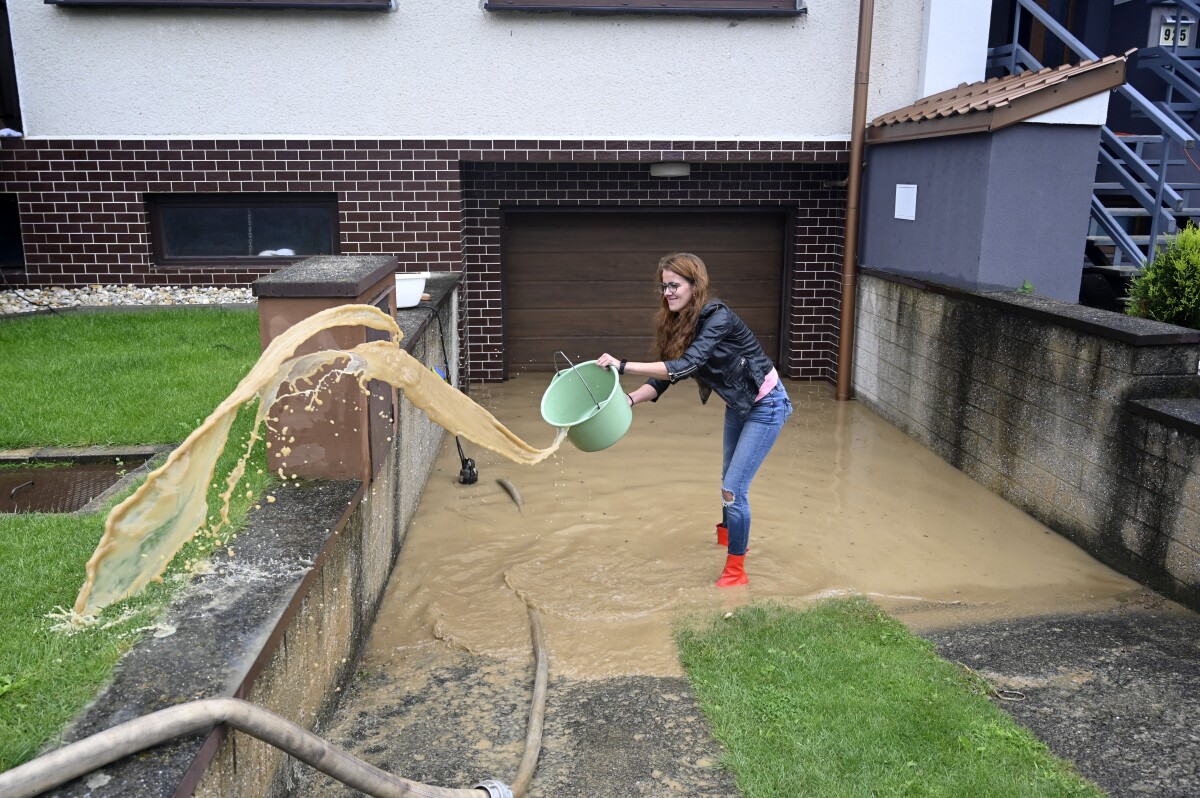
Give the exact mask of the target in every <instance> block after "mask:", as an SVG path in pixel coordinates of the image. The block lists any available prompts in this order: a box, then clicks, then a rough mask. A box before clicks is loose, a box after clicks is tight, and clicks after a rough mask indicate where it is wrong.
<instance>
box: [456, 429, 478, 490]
mask: <svg viewBox="0 0 1200 798" xmlns="http://www.w3.org/2000/svg"><path fill="white" fill-rule="evenodd" d="M454 443H455V444H456V445H457V446H458V459H459V461H460V462H461V463H462V470H460V471H459V472H458V481H459V482H461V483H462V484H464V485H474V484H475V483H476V482H478V481H479V469H477V468H476V467H475V461H474V460H472V459H471V458H470V457H467V456H466V455H465V454H463V448H462V441H460V440H459V439H458V436H457V435H455V436H454Z"/></svg>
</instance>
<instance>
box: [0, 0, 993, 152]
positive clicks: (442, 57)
mask: <svg viewBox="0 0 1200 798" xmlns="http://www.w3.org/2000/svg"><path fill="white" fill-rule="evenodd" d="M397 5H398V10H397V11H394V12H390V13H372V12H332V11H244V10H229V9H226V10H221V9H209V10H188V9H174V10H163V9H157V10H146V9H110V10H100V9H65V8H61V7H56V6H48V5H45V4H43V3H42V2H41V1H40V0H17V2H9V3H8V12H9V16H10V21H11V26H12V34H13V48H14V52H15V56H16V62H17V73H18V74H17V76H18V81H19V88H20V94H21V102H22V107H23V111H24V122H25V128H26V130H25V132H26V134H27V135H28V136H30V137H130V136H135V137H155V136H179V137H183V136H186V137H201V136H231V137H232V136H239V137H240V136H250V137H256V136H257V137H278V136H309V137H318V138H329V137H339V136H381V137H404V138H422V137H425V138H444V137H451V138H459V137H476V138H495V139H501V138H520V139H526V138H575V137H586V138H598V137H604V138H615V139H622V138H630V139H653V138H683V139H691V138H698V139H737V138H744V139H766V140H779V139H822V138H833V139H847V138H849V129H850V113H851V97H852V90H853V79H854V60H855V41H856V29H857V15H858V3H857V2H854V0H809V3H808V5H809V12H808V14H807V15H804V16H800V17H794V18H736V19H735V18H724V17H721V18H712V17H693V16H662V17H645V16H630V15H621V16H584V15H573V14H515V13H496V12H487V11H484V10H483V8H482V3H481V2H480V1H479V0H399V2H398V4H397ZM924 17H925V14H924V0H878V2H876V9H875V19H876V27H875V40H874V46H873V57H872V69H871V90H870V108H869V110H868V118H872V117H874V116H876V115H878V114H881V113H884V112H886V111H888V110H890V109H893V108H896V107H899V106H902V105H905V104H907V103H910V102H912V101H913V100H915V99H916V97H917V81H918V72H919V62H920V57H921V42H922V28H923V24H924ZM982 24H983V25H984V26H985V27H986V20H983V21H982Z"/></svg>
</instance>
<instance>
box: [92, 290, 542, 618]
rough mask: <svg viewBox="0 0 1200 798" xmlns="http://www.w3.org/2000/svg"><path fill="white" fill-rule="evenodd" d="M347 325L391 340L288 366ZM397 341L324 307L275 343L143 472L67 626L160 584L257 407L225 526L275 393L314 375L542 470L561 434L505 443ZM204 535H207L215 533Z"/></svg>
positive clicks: (356, 310)
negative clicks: (389, 395) (354, 386)
mask: <svg viewBox="0 0 1200 798" xmlns="http://www.w3.org/2000/svg"><path fill="white" fill-rule="evenodd" d="M345 326H362V327H368V328H371V329H376V330H381V331H383V332H386V333H389V334H390V335H391V336H392V339H391V340H388V341H375V342H372V343H366V344H360V345H358V346H356V347H354V348H353V349H350V350H347V351H340V350H326V351H322V352H315V353H312V354H307V355H303V356H300V357H293V355H294V354H295V352H296V350H297V349H298V348H299V347H300V346H301V345H302V344H304V343H305V342H306V341H307V340H308V339H309V338H311V337H313V335H315V334H317V333H319V332H320V331H322V330H326V329H329V328H332V327H345ZM400 338H401V334H400V329H399V327H397V325H396V322H395V320H394V319H393V318H391V317H390V316H388V315H387V314H386V313H384V312H382V311H381V310H379V309H378V308H374V307H371V306H369V305H342V306H340V307H334V308H329V309H327V310H324V311H321V312H320V313H317V314H314V315H313V316H310V317H309V318H307V319H305V320H304V321H302V322H299V323H298V324H296V325H294V326H292V327H291V328H289V329H288V330H287V331H285V332H284V333H283V334H282V335H280V336H278V337H277V338H275V339H274V340H273V341H272V342H271V344H270V345H269V346H268V347H267V348H266V349H265V350H264V351H263V353H262V355H261V356H260V357H259V359H258V362H257V363H255V364H254V367H253V368H252V369H251V370H250V372H249V373H248V374H247V375H246V376H245V377H244V378H243V379H242V381H241V382H240V383H238V386H237V387H236V388H235V389H234V390H233V392H232V393H231V394H230V395H229V396H228V397H227V398H226V399H225V401H223V402H221V404H220V405H218V406H217V409H216V410H214V411H213V412H212V413H211V414H210V415H209V417H208V418H207V419H206V420H205V421H204V423H203V424H201V425H200V426H199V427H197V428H196V429H195V430H194V431H193V432H192V433H191V434H190V435H188V437H187V439H186V440H185V441H184V442H183V443H182V444H180V446H179V448H177V449H175V451H173V452H171V454H170V456H169V457H168V458H167V461H166V462H165V463H164V464H163V465H162V466H161V467H160V468H158V469H156V470H155V471H153V472H151V474H150V475H149V476H148V477H147V478H146V481H145V482H144V483H142V485H141V486H140V487H139V488H138V489H137V490H136V491H135V492H134V493H133V495H131V496H129V497H128V498H127V499H125V500H124V501H123V502H121V503H120V504H118V505H117V506H116V507H114V508H113V510H112V512H110V513H109V515H108V518H107V519H106V521H105V523H104V535H103V537H101V539H100V543H99V544H98V545H97V546H96V551H95V552H94V553H93V554H92V557H91V559H90V560H88V563H87V581H86V582H84V585H83V587H82V589H81V590H80V591H79V597H78V598H77V599H76V601H75V607H74V610H73V617H74V618H76V619H83V618H88V617H93V616H95V615H96V613H98V612H99V611H100V610H102V609H103V608H104V607H106V606H108V605H109V604H111V603H113V602H115V601H119V600H121V599H123V598H126V597H128V596H131V595H133V594H134V593H136V592H137V591H139V590H140V589H141V588H143V587H145V586H146V584H148V583H149V582H151V581H153V580H155V579H159V578H161V575H162V573H163V571H164V570H166V568H167V566H168V565H169V564H170V562H171V559H172V558H173V557H174V556H175V554H176V553H178V551H179V549H180V548H182V547H183V545H184V544H186V543H187V542H188V541H189V540H190V539H191V538H192V537H193V536H194V535H195V534H196V533H197V532H199V531H200V530H201V529H203V528H204V526H205V518H206V516H207V511H208V506H207V502H206V494H207V492H208V485H209V483H210V482H211V481H212V479H213V474H214V472H215V470H216V465H217V459H218V458H219V457H220V455H221V452H222V451H223V450H224V448H225V445H226V443H227V441H228V438H229V430H230V428H231V427H232V425H233V422H234V419H235V418H236V417H237V413H238V410H239V409H240V408H241V407H242V405H244V404H246V403H248V402H251V401H255V400H257V401H258V413H257V415H256V418H255V423H254V431H253V432H252V434H251V436H250V441H249V443H248V444H247V447H246V453H245V455H243V456H242V458H241V460H240V461H239V462H238V464H237V465H236V466H235V467H234V469H233V471H232V472H231V473H230V475H229V477H228V479H227V481H226V488H225V491H224V492H223V493H222V495H221V499H222V501H223V506H222V507H221V511H220V521H219V522H218V523H217V525H216V526H217V527H218V528H219V526H221V525H228V523H229V499H230V497H231V496H232V495H233V491H234V489H235V488H236V486H237V483H238V482H239V481H240V480H241V478H242V475H243V472H244V470H245V467H246V461H247V458H248V457H249V454H250V452H251V450H252V449H253V447H254V444H255V442H256V441H257V440H258V439H259V431H260V430H261V428H262V426H263V425H264V424H265V423H269V422H270V421H271V419H270V411H271V408H272V405H273V404H274V402H275V399H276V397H277V396H279V395H280V389H281V388H283V387H284V386H293V385H298V386H305V385H308V386H312V385H314V384H315V382H314V377H315V375H317V374H319V373H326V374H329V373H332V374H335V375H337V376H351V377H353V378H355V379H357V380H358V383H359V385H360V386H361V387H362V389H363V392H364V394H365V393H366V390H367V388H366V386H367V384H368V383H369V382H370V381H371V380H382V381H384V382H387V383H389V384H391V385H393V386H395V387H396V388H400V389H402V390H403V391H404V397H405V399H407V400H408V401H410V402H412V403H413V404H414V405H416V406H417V407H419V408H421V409H422V410H424V411H425V413H426V414H427V415H428V416H429V418H430V419H431V420H432V421H433V422H434V423H436V424H439V425H440V426H442V427H444V428H445V429H447V430H449V431H450V432H452V433H453V434H455V435H462V436H463V437H465V438H467V439H468V440H471V441H474V442H475V443H477V444H479V445H480V446H485V447H488V448H489V449H491V450H492V451H494V452H497V453H498V454H500V455H502V456H504V457H506V458H508V459H509V460H511V461H512V462H515V463H521V464H527V465H529V464H534V463H538V462H541V461H542V460H544V459H545V458H547V457H549V456H550V455H551V454H553V453H554V451H555V450H556V449H557V448H558V446H559V444H560V443H561V441H562V437H563V435H562V433H561V432H560V433H559V435H558V437H557V438H556V439H555V440H554V442H553V443H552V444H551V445H550V446H549V447H547V448H545V449H538V448H536V447H534V446H531V445H530V444H528V443H526V442H525V441H523V440H521V439H520V438H518V437H516V436H515V435H513V434H512V433H511V432H510V431H509V430H508V429H507V428H506V427H505V426H504V425H503V424H501V423H500V422H499V421H497V420H496V418H495V417H494V416H492V415H491V414H490V413H488V412H487V411H486V410H484V409H482V408H481V407H479V406H478V405H477V404H475V402H473V401H471V399H469V398H468V397H467V396H465V395H464V394H462V393H461V392H459V391H458V390H456V389H455V388H453V387H451V386H450V385H448V384H446V383H445V382H443V381H442V380H441V379H440V378H438V377H435V376H434V375H433V373H432V372H431V371H429V369H427V368H426V367H425V366H424V364H422V363H421V362H419V361H418V360H416V359H415V358H413V357H412V356H411V355H409V354H408V353H407V352H405V351H404V350H403V349H401V348H400V347H399V341H400ZM331 365H335V366H336V368H335V370H334V371H333V372H327V371H326V370H327V367H329V366H331ZM322 379H325V377H322ZM310 398H311V401H312V402H315V403H320V401H321V399H320V392H319V391H316V390H313V391H311V395H310ZM542 433H543V434H545V430H543V431H542ZM209 532H210V533H213V534H215V530H209Z"/></svg>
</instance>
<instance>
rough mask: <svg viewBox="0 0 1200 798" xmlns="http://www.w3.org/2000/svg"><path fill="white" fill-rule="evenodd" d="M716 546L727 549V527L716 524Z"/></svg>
mask: <svg viewBox="0 0 1200 798" xmlns="http://www.w3.org/2000/svg"><path fill="white" fill-rule="evenodd" d="M717 545H718V546H725V547H726V548H728V547H729V527H727V526H725V525H724V524H717Z"/></svg>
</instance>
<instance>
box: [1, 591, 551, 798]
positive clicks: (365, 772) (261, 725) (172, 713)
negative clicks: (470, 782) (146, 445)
mask: <svg viewBox="0 0 1200 798" xmlns="http://www.w3.org/2000/svg"><path fill="white" fill-rule="evenodd" d="M529 623H530V630H531V633H532V636H533V647H534V655H535V658H536V675H535V677H534V687H533V701H532V705H531V707H530V710H529V728H528V731H527V733H526V736H525V755H524V757H523V758H522V759H521V764H520V766H519V767H518V769H517V777H516V779H515V780H514V782H513V785H514V786H513V789H512V790H511V791H510V790H509V788H508V787H507V786H505V785H504V784H503V783H501V782H498V781H495V780H492V779H489V780H487V781H484V782H482V783H480V784H479V785H478V786H476V787H474V788H472V789H469V790H467V789H450V788H446V787H433V786H430V785H427V784H421V783H419V782H415V781H409V780H407V779H402V778H400V777H399V776H393V775H392V774H390V773H388V772H387V771H385V770H381V769H379V768H377V767H375V766H374V765H371V764H368V763H366V762H364V761H362V760H361V759H358V758H356V757H354V756H352V755H351V754H349V753H348V752H346V751H343V750H342V749H341V748H338V747H337V746H335V745H333V744H332V743H330V742H328V741H326V740H323V739H322V738H320V737H318V736H317V735H315V734H313V733H312V732H310V731H308V730H307V729H304V728H303V727H301V726H297V725H296V724H295V723H292V722H291V721H290V720H287V719H286V718H281V717H280V716H278V715H276V714H275V713H273V712H270V711H269V710H266V709H263V708H262V707H259V706H256V705H254V704H251V703H250V702H248V701H242V700H240V699H237V698H206V699H202V700H199V701H191V702H189V703H186V704H181V705H179V706H176V707H171V708H169V709H162V710H159V711H157V712H152V713H150V714H149V715H145V716H143V717H140V718H136V719H134V720H131V721H127V722H125V723H122V724H119V725H117V726H113V727H112V728H110V729H105V730H104V731H102V732H97V733H96V734H93V735H92V736H90V737H86V738H84V739H82V740H79V741H78V742H74V743H71V744H70V745H66V746H64V747H62V748H59V749H57V750H54V751H51V752H49V753H47V754H43V755H42V756H40V757H38V758H37V759H34V760H31V761H29V762H26V763H25V764H23V765H18V766H17V767H15V768H12V769H11V770H8V771H5V772H4V773H0V795H2V796H4V798H32V796H35V795H38V794H40V793H42V792H45V791H46V790H50V789H53V788H55V787H58V786H59V785H61V784H65V783H66V782H68V781H70V780H71V779H74V778H78V777H79V776H82V775H84V774H86V773H90V772H92V771H93V770H96V769H98V768H101V767H104V766H105V765H107V764H110V763H112V762H115V761H117V760H118V759H121V758H123V757H126V756H129V755H130V754H135V753H137V752H138V751H141V750H144V749H146V748H149V747H151V746H154V745H158V744H160V743H164V742H167V741H168V740H173V739H175V738H176V737H182V736H184V735H187V734H192V733H194V732H198V731H204V730H206V729H209V728H211V727H213V726H215V725H217V724H219V723H224V724H226V725H228V726H230V727H232V728H234V729H237V730H238V731H241V732H245V733H246V734H249V735H250V736H252V737H255V738H257V739H259V740H262V741H263V742H265V743H269V744H270V745H273V746H275V747H276V748H278V749H280V750H281V751H284V752H285V753H287V754H289V755H290V756H293V757H295V758H296V759H298V760H300V761H301V762H304V763H305V764H307V765H311V766H312V767H314V768H316V769H317V770H319V771H321V772H322V773H325V774H326V775H329V776H332V777H333V778H335V779H337V780H338V781H340V782H342V783H343V784H345V785H346V786H348V787H352V788H354V789H356V790H359V791H360V792H364V793H366V794H368V795H371V796H375V798H408V796H418V797H419V798H483V795H486V796H488V798H522V797H523V796H524V795H525V791H526V790H527V789H528V788H529V784H530V782H531V781H532V780H533V771H534V769H535V768H536V767H537V760H538V755H539V753H540V749H541V741H542V724H543V720H544V719H545V714H546V712H545V710H546V686H547V682H548V675H549V665H548V662H547V657H546V650H545V635H544V634H543V632H542V624H541V620H540V618H539V616H538V612H537V610H535V609H534V608H533V607H529ZM481 793H482V794H481Z"/></svg>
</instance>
